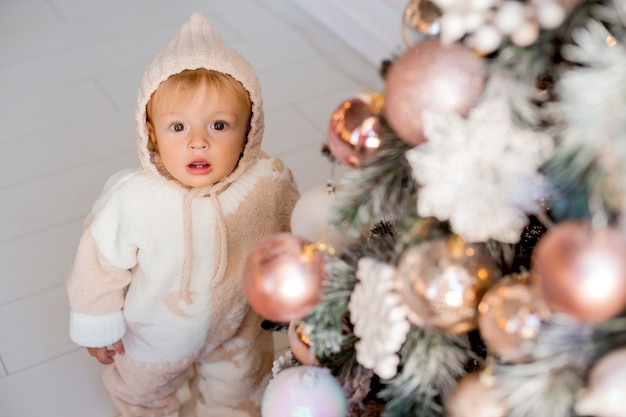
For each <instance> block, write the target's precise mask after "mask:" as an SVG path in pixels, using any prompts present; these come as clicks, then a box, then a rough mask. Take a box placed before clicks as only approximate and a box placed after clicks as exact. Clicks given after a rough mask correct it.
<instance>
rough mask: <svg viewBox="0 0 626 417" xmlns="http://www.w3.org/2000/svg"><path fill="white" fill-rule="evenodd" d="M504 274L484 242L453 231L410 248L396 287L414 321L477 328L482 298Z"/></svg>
mask: <svg viewBox="0 0 626 417" xmlns="http://www.w3.org/2000/svg"><path fill="white" fill-rule="evenodd" d="M499 276H500V270H499V269H498V267H497V265H496V264H495V262H494V260H493V259H492V258H491V256H490V255H489V253H488V252H487V250H486V249H485V248H484V247H483V246H482V245H480V244H470V243H467V242H465V241H463V240H462V239H460V238H459V237H457V236H453V237H450V238H448V239H445V238H442V239H436V240H433V241H429V242H424V243H421V244H419V245H417V246H413V247H410V248H408V249H406V250H405V251H404V252H403V253H402V256H401V257H400V261H399V263H398V267H397V270H396V287H397V289H398V291H399V292H400V294H401V296H402V299H403V301H404V304H405V306H406V309H407V317H408V319H409V320H411V321H412V322H413V323H415V324H416V325H418V326H420V327H423V328H427V329H435V330H445V331H448V332H451V333H461V332H466V331H469V330H471V329H473V328H475V327H476V318H477V307H478V302H479V301H480V298H481V296H482V295H483V293H484V292H485V290H486V289H487V288H488V287H489V286H490V285H491V283H492V282H493V281H494V280H495V279H497V278H498V277H499Z"/></svg>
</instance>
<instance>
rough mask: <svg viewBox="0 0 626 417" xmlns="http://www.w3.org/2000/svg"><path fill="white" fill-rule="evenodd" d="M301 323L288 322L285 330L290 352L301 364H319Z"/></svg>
mask: <svg viewBox="0 0 626 417" xmlns="http://www.w3.org/2000/svg"><path fill="white" fill-rule="evenodd" d="M303 327H304V326H303V325H301V324H296V323H295V322H293V321H292V322H291V323H289V329H288V331H287V333H288V337H289V347H290V348H291V353H293V356H295V358H296V359H297V360H298V362H300V363H301V364H302V365H315V366H317V365H319V361H318V360H317V357H316V356H315V355H314V354H313V352H312V351H311V341H310V340H309V337H308V336H307V335H306V334H305V333H304V329H303Z"/></svg>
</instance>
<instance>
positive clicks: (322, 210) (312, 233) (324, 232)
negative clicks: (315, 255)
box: [291, 183, 358, 254]
mask: <svg viewBox="0 0 626 417" xmlns="http://www.w3.org/2000/svg"><path fill="white" fill-rule="evenodd" d="M339 190H340V187H339V186H335V185H333V184H332V183H328V184H320V185H316V186H314V187H313V188H311V189H309V190H308V191H306V192H305V193H303V194H302V195H301V196H300V198H299V199H298V201H297V202H296V205H295V206H294V208H293V211H292V212H291V233H293V234H294V235H298V236H300V237H303V238H305V239H307V240H309V241H311V242H323V243H326V244H327V245H329V246H332V247H333V249H335V252H336V253H337V254H340V253H341V252H343V250H344V249H345V248H346V247H347V246H349V245H351V244H352V243H355V242H356V241H357V240H358V237H352V236H347V235H346V234H345V233H343V232H342V231H341V230H339V229H338V228H337V227H336V226H335V225H334V224H333V223H332V220H333V216H334V215H335V212H334V206H335V202H336V196H337V192H338V191H339Z"/></svg>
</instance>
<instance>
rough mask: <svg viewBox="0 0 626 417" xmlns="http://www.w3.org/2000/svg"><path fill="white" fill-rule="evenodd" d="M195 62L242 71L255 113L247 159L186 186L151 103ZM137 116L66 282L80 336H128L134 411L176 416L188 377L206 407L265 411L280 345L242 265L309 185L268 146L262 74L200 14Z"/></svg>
mask: <svg viewBox="0 0 626 417" xmlns="http://www.w3.org/2000/svg"><path fill="white" fill-rule="evenodd" d="M197 68H206V69H209V70H216V71H219V72H222V73H226V74H229V75H231V76H232V77H233V78H235V79H236V80H238V81H240V82H241V84H242V85H243V86H244V87H245V89H246V90H247V91H248V93H249V95H250V98H251V101H252V118H251V122H250V125H251V126H250V131H249V134H248V141H247V144H246V145H245V148H244V152H243V155H242V157H241V159H240V161H239V163H238V165H237V167H236V168H235V170H234V171H233V172H232V173H231V174H230V175H229V176H227V177H226V178H224V179H223V180H221V181H219V182H218V183H216V184H213V185H212V186H209V187H206V188H203V189H188V188H185V187H183V186H182V185H180V184H179V183H178V182H176V181H175V180H173V179H172V178H171V177H169V176H168V175H166V174H164V171H163V169H162V168H160V164H159V163H158V159H159V158H158V155H154V154H152V153H151V151H150V150H149V148H148V141H149V138H148V131H147V128H146V105H147V103H148V101H149V99H150V97H151V95H152V93H153V92H154V91H155V90H156V89H157V87H158V86H159V84H160V83H161V82H163V81H164V80H166V79H167V78H168V77H169V76H171V75H173V74H177V73H179V72H181V71H183V70H186V69H197ZM136 119H137V145H138V150H139V158H140V161H141V165H142V166H141V168H140V169H136V170H132V171H124V172H120V173H118V174H116V175H114V176H113V177H111V179H109V181H108V182H107V184H106V185H105V189H104V191H103V193H102V195H101V196H100V197H99V199H98V200H97V201H96V203H95V204H94V206H93V209H92V212H91V214H90V216H89V217H88V219H87V221H86V223H85V231H84V234H83V237H82V239H81V242H80V245H79V248H78V251H77V255H76V259H75V263H74V267H73V269H72V271H71V273H70V276H69V278H68V282H67V286H68V295H69V300H70V308H71V316H70V336H71V338H72V340H73V341H74V342H75V343H77V344H79V345H81V346H86V347H103V346H108V345H110V344H112V343H114V342H116V341H118V340H120V339H121V340H122V341H123V343H124V345H125V348H126V355H125V356H120V355H117V356H116V357H115V363H114V364H112V365H109V366H107V368H106V370H105V375H104V381H105V384H106V386H107V388H108V389H109V391H110V392H111V394H112V397H113V399H114V401H115V403H116V404H117V406H118V407H119V408H120V410H121V411H122V412H123V415H124V416H161V415H169V414H173V415H175V413H176V411H177V410H178V409H179V407H180V401H179V399H178V397H177V396H176V391H177V390H178V388H180V387H181V384H184V383H185V381H187V380H188V379H189V378H190V377H193V378H192V381H195V382H197V384H196V385H197V388H198V390H199V393H200V394H199V401H198V408H197V415H198V417H202V416H207V417H209V416H210V417H218V416H229V417H230V416H242V417H247V416H258V415H259V414H260V413H259V403H260V400H261V396H262V393H263V390H264V388H265V384H266V382H267V379H268V377H269V376H271V366H272V359H273V346H272V339H271V335H270V334H268V333H267V332H265V331H263V330H262V329H261V328H260V323H261V321H262V318H261V317H259V316H258V315H257V314H256V313H254V312H253V311H252V310H251V309H250V308H249V306H248V304H247V302H246V299H245V297H244V295H243V293H242V287H241V276H242V269H243V266H244V262H245V259H246V257H247V254H248V253H249V252H250V250H251V249H252V248H253V247H254V246H255V244H256V243H257V242H258V241H259V240H260V239H262V238H263V237H265V236H268V235H270V234H273V233H277V232H281V231H287V230H288V228H289V218H290V213H291V209H292V208H293V205H294V204H295V201H296V199H297V198H298V192H297V189H296V186H295V184H294V181H293V178H292V175H291V172H290V171H289V169H288V168H286V167H285V166H284V165H283V163H282V162H281V161H280V160H279V159H272V158H269V157H268V156H267V155H265V154H264V153H262V152H261V150H260V146H261V138H262V135H263V127H264V125H263V107H262V100H261V91H260V84H259V80H258V79H257V76H256V73H255V71H254V69H253V68H252V67H251V65H250V64H249V63H248V62H247V61H246V60H245V59H244V58H243V57H242V56H241V55H240V54H239V53H237V52H236V51H234V50H233V49H231V48H229V47H228V46H227V45H225V44H224V42H223V41H222V39H221V38H220V36H219V35H218V34H216V33H215V32H213V30H212V29H211V26H210V24H209V23H208V22H207V20H206V19H204V18H203V17H202V16H200V15H198V14H195V15H193V16H192V18H191V20H190V21H189V22H187V23H186V24H185V25H184V26H183V27H182V29H181V32H180V34H179V35H178V37H177V38H175V39H174V40H173V41H172V42H171V43H170V45H169V46H168V48H167V49H166V50H165V51H163V52H162V53H161V54H160V55H159V56H157V58H156V59H155V61H154V62H153V63H152V64H151V65H150V66H149V67H148V69H147V70H146V72H145V74H144V78H143V81H142V84H141V89H140V92H139V96H138V99H137V110H136Z"/></svg>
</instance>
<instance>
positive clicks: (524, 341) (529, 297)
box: [478, 275, 550, 363]
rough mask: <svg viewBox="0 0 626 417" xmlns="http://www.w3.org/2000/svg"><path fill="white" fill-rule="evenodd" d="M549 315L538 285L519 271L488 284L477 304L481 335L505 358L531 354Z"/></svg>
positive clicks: (510, 359) (525, 358)
mask: <svg viewBox="0 0 626 417" xmlns="http://www.w3.org/2000/svg"><path fill="white" fill-rule="evenodd" d="M549 316H550V310H549V309H548V306H547V305H546V303H545V301H544V300H543V298H541V296H540V294H539V291H537V287H536V286H534V285H532V283H531V282H530V279H522V276H521V275H510V276H508V277H506V278H505V279H503V280H501V281H500V282H499V283H498V284H496V285H494V286H492V287H491V288H489V289H488V290H487V292H486V293H485V295H483V297H482V299H481V300H480V304H479V305H478V326H479V327H480V335H481V337H482V339H483V340H484V341H485V343H486V344H487V346H488V347H489V349H490V350H492V351H494V352H495V353H496V354H497V355H498V356H499V357H500V358H501V359H502V360H504V361H506V362H514V363H515V362H525V361H528V360H530V359H532V358H533V356H532V353H533V351H534V348H535V346H536V341H537V335H538V334H539V331H540V329H541V326H542V322H543V320H545V319H546V318H548V317H549Z"/></svg>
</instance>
